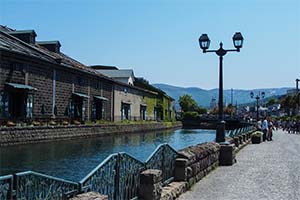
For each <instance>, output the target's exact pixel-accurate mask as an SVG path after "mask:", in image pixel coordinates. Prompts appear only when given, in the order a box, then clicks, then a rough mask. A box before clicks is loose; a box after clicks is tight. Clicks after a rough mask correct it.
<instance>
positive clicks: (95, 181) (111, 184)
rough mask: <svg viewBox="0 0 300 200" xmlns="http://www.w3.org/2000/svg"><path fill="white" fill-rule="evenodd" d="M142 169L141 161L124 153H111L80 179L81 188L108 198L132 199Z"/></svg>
mask: <svg viewBox="0 0 300 200" xmlns="http://www.w3.org/2000/svg"><path fill="white" fill-rule="evenodd" d="M143 169H144V163H143V162H141V161H139V160H137V159H135V158H134V157H132V156H130V155H128V154H126V153H117V154H112V155H110V156H109V157H108V158H107V159H105V160H104V161H103V162H102V163H101V164H100V165H98V166H97V167H96V168H95V169H94V170H93V171H92V172H91V173H90V174H88V175H87V176H86V177H85V178H83V179H82V180H81V181H80V185H81V190H82V191H84V192H87V191H95V192H99V193H100V194H105V195H108V197H109V199H118V200H123V199H132V198H134V197H137V195H138V194H137V192H138V186H139V182H140V177H139V176H140V172H141V171H142V170H143Z"/></svg>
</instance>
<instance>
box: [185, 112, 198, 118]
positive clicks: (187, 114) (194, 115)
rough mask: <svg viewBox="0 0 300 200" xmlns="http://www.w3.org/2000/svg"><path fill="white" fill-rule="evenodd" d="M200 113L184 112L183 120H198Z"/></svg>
mask: <svg viewBox="0 0 300 200" xmlns="http://www.w3.org/2000/svg"><path fill="white" fill-rule="evenodd" d="M198 116H199V115H198V112H184V113H183V119H195V118H197V117H198Z"/></svg>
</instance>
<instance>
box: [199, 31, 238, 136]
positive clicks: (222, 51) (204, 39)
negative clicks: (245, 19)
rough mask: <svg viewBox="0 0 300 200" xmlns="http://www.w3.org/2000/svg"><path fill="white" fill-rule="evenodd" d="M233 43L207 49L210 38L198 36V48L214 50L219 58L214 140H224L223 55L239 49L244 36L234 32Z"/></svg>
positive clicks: (204, 50)
mask: <svg viewBox="0 0 300 200" xmlns="http://www.w3.org/2000/svg"><path fill="white" fill-rule="evenodd" d="M232 40H233V45H234V47H235V48H236V49H228V50H225V49H223V43H222V42H221V43H220V48H219V49H218V50H208V48H209V45H210V40H209V38H208V36H207V34H202V35H201V36H200V38H199V45H200V48H201V49H202V50H203V53H207V52H214V53H216V54H217V55H218V56H219V60H220V73H219V113H218V124H217V131H216V132H217V134H216V142H224V141H225V121H224V113H223V56H225V55H226V53H227V52H230V51H237V52H239V51H240V48H242V46H243V41H244V38H243V36H242V34H241V33H240V32H236V33H235V34H234V36H233V37H232Z"/></svg>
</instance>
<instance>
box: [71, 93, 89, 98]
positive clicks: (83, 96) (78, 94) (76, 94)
mask: <svg viewBox="0 0 300 200" xmlns="http://www.w3.org/2000/svg"><path fill="white" fill-rule="evenodd" d="M73 95H75V96H78V97H82V98H90V97H89V96H88V95H86V94H82V93H78V92H73Z"/></svg>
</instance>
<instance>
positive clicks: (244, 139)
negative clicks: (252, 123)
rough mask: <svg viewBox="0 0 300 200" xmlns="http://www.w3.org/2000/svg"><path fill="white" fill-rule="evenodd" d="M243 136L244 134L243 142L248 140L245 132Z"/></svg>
mask: <svg viewBox="0 0 300 200" xmlns="http://www.w3.org/2000/svg"><path fill="white" fill-rule="evenodd" d="M242 136H243V142H247V139H246V135H245V134H243V135H242Z"/></svg>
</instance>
